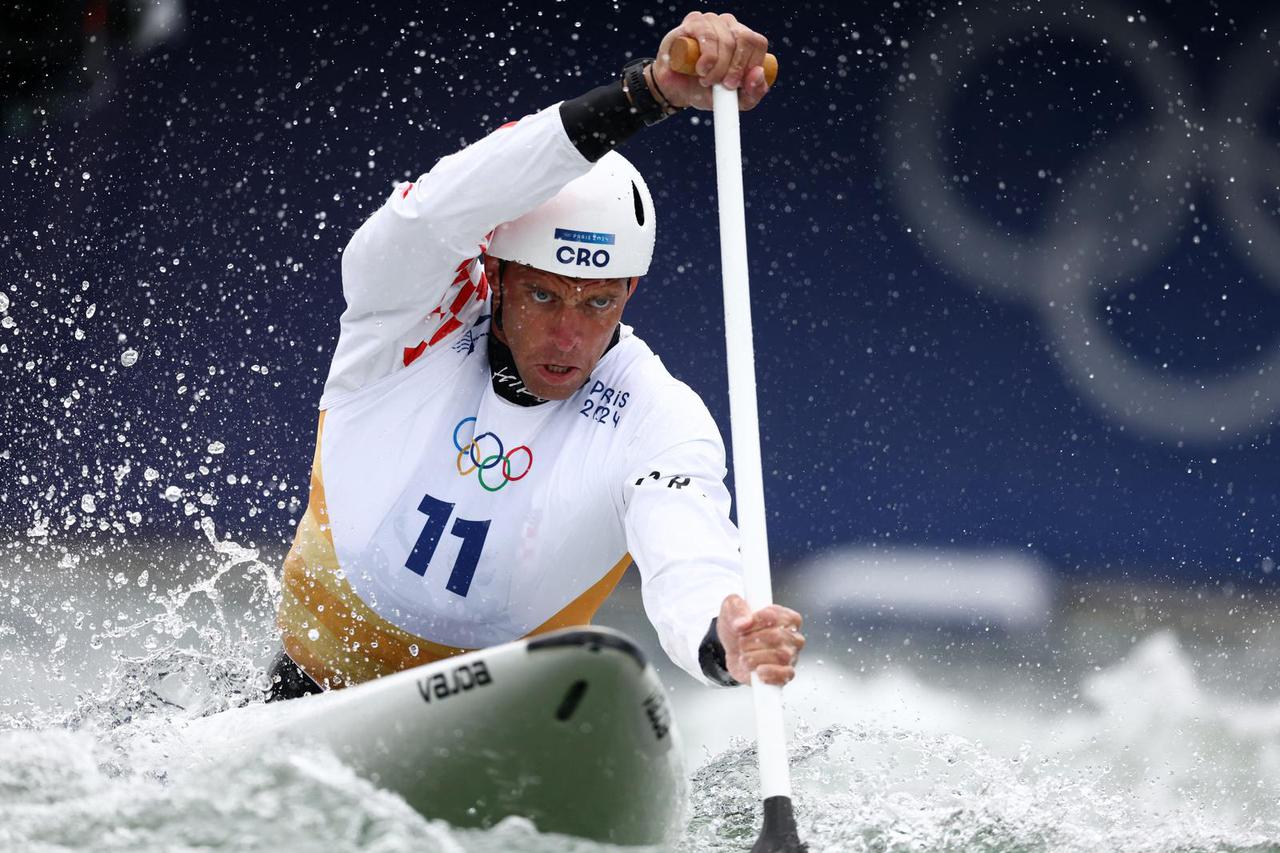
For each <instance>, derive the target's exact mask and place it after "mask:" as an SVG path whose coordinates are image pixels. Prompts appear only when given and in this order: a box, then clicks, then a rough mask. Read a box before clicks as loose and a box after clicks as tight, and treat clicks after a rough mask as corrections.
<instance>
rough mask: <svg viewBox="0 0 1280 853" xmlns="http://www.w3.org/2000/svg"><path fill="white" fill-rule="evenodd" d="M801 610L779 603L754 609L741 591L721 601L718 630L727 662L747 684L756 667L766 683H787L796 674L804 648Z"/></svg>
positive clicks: (741, 680)
mask: <svg viewBox="0 0 1280 853" xmlns="http://www.w3.org/2000/svg"><path fill="white" fill-rule="evenodd" d="M801 621H802V620H801V618H800V614H799V613H797V612H795V611H794V610H792V609H790V608H788V607H783V606H782V605H780V604H770V605H769V606H768V607H765V608H763V609H761V610H757V611H756V612H755V613H752V612H751V608H750V607H749V606H748V605H747V602H746V601H745V600H744V599H743V598H742V596H740V595H731V596H729V597H728V598H726V599H725V600H724V603H723V604H721V605H720V618H719V619H718V620H716V633H717V634H719V635H720V642H721V644H722V645H724V660H725V665H726V666H727V667H728V669H729V674H730V675H732V676H733V677H734V679H735V680H737V681H739V682H741V683H742V684H746V683H747V682H749V681H750V680H751V673H752V672H753V671H754V672H756V673H758V674H759V675H760V680H761V681H763V682H765V683H766V684H778V685H782V684H786V683H787V682H788V681H790V680H791V679H793V678H795V677H796V658H797V657H799V655H800V650H801V649H803V648H804V635H803V634H801V633H800V623H801Z"/></svg>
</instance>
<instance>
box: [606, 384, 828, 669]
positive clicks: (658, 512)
mask: <svg viewBox="0 0 1280 853" xmlns="http://www.w3.org/2000/svg"><path fill="white" fill-rule="evenodd" d="M661 396H662V399H661V400H660V401H659V402H657V403H656V404H655V405H654V407H653V408H652V409H650V410H649V411H647V412H646V413H645V414H644V417H643V420H642V421H641V423H640V424H638V425H637V428H636V430H635V432H634V433H633V435H634V436H635V438H634V439H633V440H632V446H631V448H630V453H629V461H628V463H627V465H626V471H627V474H626V476H625V478H624V480H623V482H622V484H621V485H622V490H621V510H622V515H623V522H624V525H625V528H626V535H627V547H628V549H629V550H630V552H631V555H632V557H633V558H634V559H635V561H636V565H637V566H638V567H639V569H640V577H641V582H642V592H643V596H644V606H645V612H646V613H647V615H648V616H649V621H650V622H652V623H653V625H654V627H655V628H656V629H657V631H658V637H659V639H660V640H661V642H662V647H663V649H664V650H665V651H666V652H667V655H668V656H669V657H670V658H671V659H672V660H673V661H675V662H676V663H677V664H679V665H680V667H681V668H682V669H684V670H685V671H686V672H688V673H689V674H690V675H692V676H693V677H694V678H696V679H698V680H699V681H702V682H703V683H705V684H719V685H723V686H732V685H735V684H739V683H746V682H747V681H749V680H750V678H751V673H752V672H757V673H759V675H760V677H761V678H762V679H763V680H765V681H766V682H768V683H771V684H785V683H786V682H788V681H790V680H791V679H792V678H793V677H794V676H795V662H796V658H797V656H798V655H799V653H800V649H801V648H803V646H804V637H803V636H802V635H801V634H800V632H799V629H800V615H799V614H798V613H796V612H795V611H793V610H790V609H788V608H786V607H782V606H780V605H770V606H769V607H766V608H762V609H761V610H758V611H756V612H755V613H752V612H751V609H750V607H748V606H747V603H746V601H745V600H744V599H743V598H742V592H743V577H742V557H741V553H740V550H739V537H738V530H737V528H735V527H734V526H733V523H732V522H731V521H730V520H729V506H730V497H729V491H728V489H727V488H725V485H724V476H725V452H724V443H723V441H722V440H721V438H720V432H719V430H718V429H717V428H716V425H715V421H714V420H713V419H712V417H711V413H710V412H708V411H707V407H706V406H705V405H704V404H703V402H702V400H701V399H699V398H698V395H697V394H695V393H694V392H693V391H692V390H691V389H690V388H689V387H688V386H686V385H683V384H679V383H676V384H675V385H674V386H668V387H667V388H665V389H664V391H663V393H662V395H661Z"/></svg>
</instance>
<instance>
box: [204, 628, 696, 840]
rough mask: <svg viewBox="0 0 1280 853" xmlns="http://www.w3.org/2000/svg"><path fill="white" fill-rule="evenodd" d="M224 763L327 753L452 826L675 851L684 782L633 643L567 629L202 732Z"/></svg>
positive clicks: (665, 712) (237, 717) (209, 725)
mask: <svg viewBox="0 0 1280 853" xmlns="http://www.w3.org/2000/svg"><path fill="white" fill-rule="evenodd" d="M193 728H194V729H195V731H192V732H188V734H189V735H195V736H196V737H197V739H198V741H199V742H202V743H205V744H217V752H219V753H220V754H226V752H227V751H228V750H234V749H239V748H245V747H252V746H253V744H255V743H262V742H265V741H268V740H278V739H280V738H296V739H298V740H300V741H309V742H313V743H316V742H318V743H321V744H324V745H326V746H328V747H329V748H331V749H332V750H333V751H334V752H335V753H336V754H337V755H338V756H339V757H341V758H342V760H343V761H345V762H347V763H348V764H350V765H351V766H352V767H354V768H355V770H356V771H357V772H358V773H360V774H361V775H363V776H365V777H367V778H368V779H370V780H371V781H373V782H374V783H375V784H377V785H379V786H381V787H383V788H386V789H389V790H391V791H394V792H396V793H397V794H399V795H400V796H402V797H404V799H405V800H406V801H407V802H408V803H409V804H410V805H411V806H413V807H414V808H415V809H417V810H418V811H420V812H421V813H422V814H424V815H426V816H427V817H431V818H441V819H443V820H447V821H449V822H450V823H451V824H453V825H455V826H479V827H486V826H491V825H493V824H494V823H496V822H498V821H499V820H501V819H502V818H504V817H507V816H509V815H522V816H524V817H526V818H529V819H530V820H532V821H533V822H534V823H535V824H536V825H537V827H538V828H539V829H540V830H542V831H545V832H558V833H564V834H568V835H576V836H581V837H584V838H591V839H596V840H600V841H608V842H611V843H614V844H660V843H664V842H670V841H671V840H672V839H673V838H674V837H675V836H676V835H678V833H679V832H680V830H681V828H682V827H681V823H682V820H683V811H684V803H685V775H684V767H683V762H682V757H681V756H682V750H681V748H680V744H679V735H678V733H677V732H676V729H675V724H674V722H673V721H672V718H671V713H670V710H669V705H668V702H667V698H666V694H665V691H664V690H663V687H662V684H661V682H659V680H658V677H657V675H656V674H655V673H654V671H653V668H652V667H651V666H649V665H648V664H647V663H646V662H645V659H644V657H643V655H642V654H641V653H640V651H639V649H637V648H636V646H635V644H634V643H633V642H632V641H631V640H630V639H629V638H627V637H626V636H625V635H623V634H621V633H618V632H617V631H611V630H606V629H601V628H573V629H568V630H564V631H558V632H555V633H551V634H545V635H543V636H540V637H536V638H534V639H530V640H520V641H517V642H514V643H508V644H506V645H503V646H495V647H494V648H491V649H483V650H481V651H478V652H472V653H470V654H466V655H461V656H459V657H455V658H450V659H448V660H443V661H438V662H436V663H433V664H427V665H425V666H421V667H417V668H415V669H411V670H406V671H404V672H400V673H396V674H395V675H389V676H386V677H384V678H380V679H377V680H376V681H372V682H369V683H366V684H361V685H357V686H355V687H350V688H347V689H345V690H336V691H333V692H329V693H324V694H320V695H317V696H307V697H304V698H301V699H294V700H292V701H289V702H276V703H272V704H268V705H255V706H251V707H248V708H240V709H236V710H233V711H227V712H224V713H221V714H216V715H214V716H211V717H207V718H205V719H203V720H199V721H196V723H194V724H193Z"/></svg>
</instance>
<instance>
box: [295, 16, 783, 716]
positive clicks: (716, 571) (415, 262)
mask: <svg viewBox="0 0 1280 853" xmlns="http://www.w3.org/2000/svg"><path fill="white" fill-rule="evenodd" d="M682 36H688V37H692V38H694V39H696V40H697V41H698V43H699V45H700V48H701V58H700V59H699V61H698V65H697V69H696V74H697V76H696V77H695V76H685V75H682V74H678V73H676V72H675V71H674V70H673V69H672V68H671V67H670V62H669V53H670V48H671V45H672V44H673V43H674V40H675V39H676V38H678V37H682ZM765 47H766V41H765V39H764V37H763V36H761V35H759V34H758V33H755V32H753V31H752V30H750V29H749V28H747V27H745V26H743V25H742V24H740V23H738V22H737V21H736V20H735V19H734V17H733V16H732V15H727V14H726V15H714V14H701V13H696V12H695V13H692V14H690V15H689V16H688V17H686V18H685V19H684V21H683V22H682V23H681V24H680V25H679V26H678V27H676V28H675V29H673V30H672V31H671V32H669V33H667V35H666V36H665V37H664V38H663V40H662V44H661V46H660V47H659V49H658V58H657V59H656V60H651V59H646V60H637V61H635V62H632V63H630V64H628V65H627V66H626V67H624V68H623V70H622V73H621V75H620V78H619V79H618V80H616V81H614V82H612V83H609V84H607V85H604V86H601V87H599V88H597V89H594V90H592V91H590V92H588V93H586V94H585V95H582V96H580V97H577V98H573V99H570V100H567V101H564V102H562V103H560V104H557V105H555V106H551V107H548V108H547V109H545V110H542V111H541V112H538V113H535V114H533V115H530V116H526V117H525V118H523V119H521V120H520V121H518V122H514V123H512V124H509V125H507V126H505V127H503V128H501V129H499V130H497V131H495V132H494V133H492V134H490V135H489V136H487V137H486V138H484V139H482V140H480V141H479V142H476V143H475V144H473V145H470V146H468V147H467V148H465V149H464V150H462V151H459V152H457V153H455V154H452V155H450V156H448V157H445V158H443V159H441V160H440V161H439V162H438V163H437V164H436V165H435V167H434V168H432V169H431V171H430V172H428V173H427V174H425V175H423V176H422V177H421V178H419V179H418V180H417V181H415V182H413V183H407V184H402V185H400V186H398V187H396V189H395V190H394V192H392V194H391V197H390V198H389V199H388V200H387V201H386V203H385V204H384V205H383V206H382V207H381V208H380V209H379V210H378V211H377V212H375V213H374V214H373V215H372V216H371V217H370V218H369V219H368V221H366V222H365V223H364V224H363V225H362V226H361V227H360V229H359V230H358V231H356V233H355V235H354V236H353V237H352V239H351V242H350V243H349V244H348V246H347V248H346V250H345V252H344V254H343V258H342V282H343V293H344V296H345V297H346V301H347V309H346V311H345V312H344V313H343V315H342V319H341V332H340V335H339V338H338V345H337V349H336V351H335V353H334V356H333V362H332V366H331V367H330V372H329V377H328V380H327V382H326V384H325V388H324V393H323V395H322V397H321V400H320V424H319V429H318V431H317V437H316V450H315V458H314V462H313V468H312V478H311V496H310V502H309V505H308V507H307V511H306V514H305V515H304V516H303V518H302V520H301V521H300V522H299V525H298V530H297V535H296V538H295V540H294V544H293V548H292V550H291V551H290V553H289V555H288V557H287V558H286V560H285V566H284V596H283V599H282V601H281V604H280V609H279V615H278V621H279V626H280V629H281V633H282V639H283V646H284V651H283V652H282V653H281V655H280V657H279V659H278V660H277V662H276V664H275V666H274V667H273V671H272V676H273V687H272V694H271V698H273V699H283V698H292V697H294V696H298V695H302V694H304V693H314V692H318V691H320V690H322V689H329V688H338V687H343V686H346V685H350V684H354V683H358V682H361V681H366V680H369V679H372V678H376V677H378V676H380V675H384V674H387V673H391V672H395V671H398V670H402V669H405V668H408V667H411V666H417V665H420V664H423V663H428V662H430V661H434V660H438V659H441V658H444V657H448V656H451V655H455V654H459V653H461V652H464V651H467V650H471V649H477V648H484V647H488V646H492V645H496V644H500V643H505V642H509V641H512V640H516V639H519V638H521V637H526V636H530V635H534V634H539V633H543V632H546V631H550V630H554V629H557V628H563V627H568V626H572V625H582V624H586V623H587V622H589V621H590V619H591V616H592V614H593V613H594V612H595V610H596V609H597V608H598V607H599V606H600V604H601V603H602V602H603V601H604V600H605V598H606V597H607V596H608V595H609V593H610V592H611V591H612V590H613V588H614V587H615V585H616V584H617V583H618V581H619V579H620V578H621V576H622V574H623V572H625V571H626V569H627V567H628V566H629V565H630V564H631V563H632V562H633V561H634V562H635V564H636V565H637V566H638V568H639V570H640V575H641V581H642V589H643V597H644V606H645V610H646V612H647V614H648V616H649V618H650V620H651V621H652V623H653V625H654V627H655V628H656V629H657V632H658V636H659V638H660V640H661V642H662V646H663V648H664V649H665V650H666V652H667V654H668V655H670V657H671V659H672V660H673V661H674V662H675V663H677V664H678V665H679V666H680V667H682V668H683V669H684V670H686V671H687V672H689V673H690V674H691V675H692V676H693V677H694V678H696V679H698V680H700V681H703V682H704V683H709V684H721V685H733V684H737V683H742V682H746V681H747V680H748V679H749V677H750V674H751V673H752V672H753V671H755V672H757V673H758V674H759V676H760V678H761V679H763V680H764V681H766V682H769V683H773V684H784V683H786V682H787V681H790V680H791V678H792V677H793V676H794V674H795V668H794V667H795V662H796V658H797V655H798V654H799V651H800V649H801V648H802V647H803V645H804V638H803V637H802V636H801V634H800V633H799V628H800V622H801V620H800V616H799V614H797V613H796V612H795V611H793V610H790V609H788V608H786V607H782V606H779V605H771V606H769V607H767V608H764V609H762V610H759V611H756V612H754V613H753V612H751V610H750V608H749V607H748V606H747V604H746V602H745V600H744V599H743V598H742V595H741V593H742V570H741V565H740V559H739V553H738V534H737V530H736V529H735V528H734V526H733V524H732V523H731V522H730V520H729V505H730V498H729V494H728V491H727V490H726V488H725V486H724V483H723V478H724V474H725V453H724V445H723V442H722V440H721V438H720V434H719V431H718V430H717V428H716V425H715V423H714V422H713V420H712V418H711V416H710V414H709V413H708V411H707V409H706V406H705V405H704V404H703V403H702V401H701V400H700V399H699V398H698V396H697V395H696V394H695V393H694V392H693V391H692V390H691V389H690V388H689V387H688V386H686V385H684V384H683V383H681V382H679V381H677V380H676V379H674V378H672V377H671V375H670V374H669V373H668V372H667V371H666V369H665V368H664V367H663V365H662V363H661V361H660V360H659V359H658V357H657V356H656V355H654V353H653V352H652V351H651V350H650V349H649V348H648V346H646V345H645V343H644V342H643V341H642V340H641V339H640V338H639V337H637V336H636V335H635V334H634V333H633V332H632V330H631V329H630V327H628V326H625V325H623V324H622V323H621V319H622V313H623V309H624V308H625V306H626V304H627V302H628V301H629V300H630V299H631V297H632V296H633V295H634V294H635V292H636V288H637V286H638V283H639V281H640V278H641V276H643V275H645V274H646V273H647V272H648V271H649V265H650V261H651V258H652V255H653V247H654V235H655V214H654V209H653V199H652V197H651V196H650V193H649V190H648V188H647V186H646V185H645V182H644V179H643V178H642V177H641V176H640V174H639V172H637V171H636V170H635V168H634V167H633V166H632V165H631V164H630V163H628V162H627V161H626V160H625V159H624V158H623V157H622V156H621V155H619V154H617V153H616V152H614V151H613V150H612V149H613V148H615V147H616V146H617V145H619V144H620V143H621V142H623V141H624V140H626V139H627V138H629V137H630V136H632V135H634V134H636V133H637V132H639V131H640V130H641V129H642V128H644V127H645V126H647V125H654V124H657V123H658V122H660V121H661V120H662V119H664V118H666V117H667V116H669V115H671V114H673V113H675V112H676V111H678V110H681V109H684V108H686V107H694V108H698V109H704V110H705V109H709V108H710V106H711V86H712V85H713V84H715V83H721V84H723V85H724V86H725V87H727V88H730V89H737V90H738V93H739V95H738V97H739V104H740V107H741V109H743V110H749V109H751V108H753V107H754V106H756V104H758V103H759V102H760V100H761V99H762V98H763V97H764V96H765V94H766V92H767V90H768V87H767V85H766V83H765V79H764V70H763V68H762V67H761V66H762V63H763V61H764V57H765Z"/></svg>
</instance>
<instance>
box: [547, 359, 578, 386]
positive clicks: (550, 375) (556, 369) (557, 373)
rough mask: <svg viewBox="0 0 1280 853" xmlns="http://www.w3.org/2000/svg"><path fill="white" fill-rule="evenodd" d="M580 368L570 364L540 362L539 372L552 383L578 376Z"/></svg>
mask: <svg viewBox="0 0 1280 853" xmlns="http://www.w3.org/2000/svg"><path fill="white" fill-rule="evenodd" d="M577 373H578V368H576V367H574V366H572V365H569V364H539V365H538V374H539V375H540V376H541V377H542V379H543V381H545V382H549V383H551V384H552V385H559V384H561V383H563V382H569V381H572V380H573V379H574V377H576V376H577Z"/></svg>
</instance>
